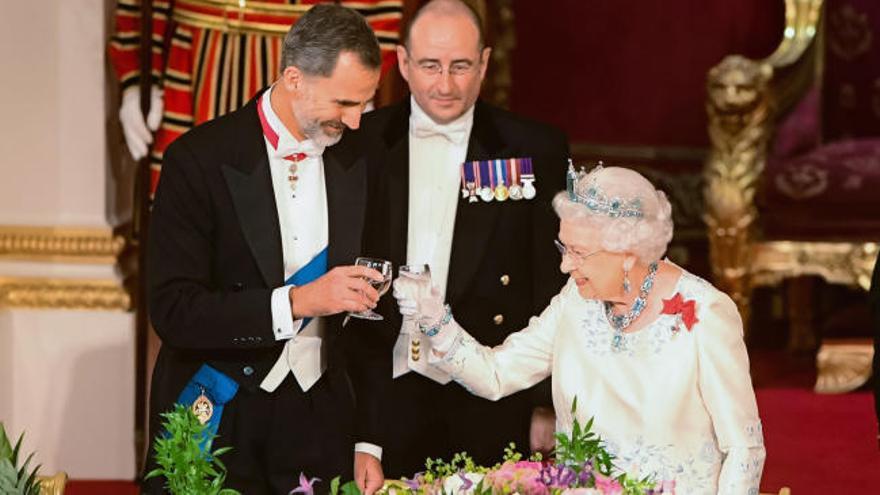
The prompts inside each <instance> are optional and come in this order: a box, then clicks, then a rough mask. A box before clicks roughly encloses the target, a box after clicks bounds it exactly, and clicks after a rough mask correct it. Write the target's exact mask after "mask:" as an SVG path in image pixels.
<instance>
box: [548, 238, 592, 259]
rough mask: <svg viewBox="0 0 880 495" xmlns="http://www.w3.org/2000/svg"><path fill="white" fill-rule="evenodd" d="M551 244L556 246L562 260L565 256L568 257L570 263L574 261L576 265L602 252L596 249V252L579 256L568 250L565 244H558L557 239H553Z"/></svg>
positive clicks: (577, 253) (575, 252) (579, 254)
mask: <svg viewBox="0 0 880 495" xmlns="http://www.w3.org/2000/svg"><path fill="white" fill-rule="evenodd" d="M553 244H554V245H555V246H556V249H558V250H559V254H561V255H562V257H563V258H564V257H566V256H570V257H571V259H572V261H574V262H575V263H576V264H578V265H580V264H581V263H583V262H584V261H585V260H586V259H587V258H589V257H590V256H593V255H594V254H599V253H600V252H602V250H601V249H597V250H596V251H593V252H592V253H587V254H581V253H579V252H577V251H574V250H572V249H571V248H569V247H568V246H566V245H565V244H563V243H562V242H560V241H559V240H558V239H553Z"/></svg>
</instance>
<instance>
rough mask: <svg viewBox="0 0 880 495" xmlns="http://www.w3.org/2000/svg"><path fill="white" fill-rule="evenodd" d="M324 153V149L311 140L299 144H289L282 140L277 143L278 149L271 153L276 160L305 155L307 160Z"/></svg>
mask: <svg viewBox="0 0 880 495" xmlns="http://www.w3.org/2000/svg"><path fill="white" fill-rule="evenodd" d="M323 153H324V148H323V147H321V146H318V145H317V144H315V142H314V141H312V140H311V139H306V140H305V141H299V142H293V143H291V142H289V141H288V140H284V141H281V142H279V143H278V148H277V149H275V152H274V153H272V154H273V156H275V157H276V158H286V159H288V157H291V156H295V155H298V154H303V155H306V156H307V157H309V158H314V157H318V156H321V155H322V154H323Z"/></svg>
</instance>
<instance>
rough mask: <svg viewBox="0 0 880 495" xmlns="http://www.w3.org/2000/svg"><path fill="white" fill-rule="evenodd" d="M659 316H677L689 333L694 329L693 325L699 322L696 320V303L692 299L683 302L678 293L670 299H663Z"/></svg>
mask: <svg viewBox="0 0 880 495" xmlns="http://www.w3.org/2000/svg"><path fill="white" fill-rule="evenodd" d="M661 314H664V315H678V318H679V320H681V322H682V323H684V326H685V327H686V328H687V329H688V331H689V332H690V331H691V329H692V328H693V327H694V324H695V323H697V322H698V321H700V320H699V319H697V306H696V302H695V301H694V300H693V299H690V300H687V301H685V300H684V298H683V297H681V293H679V292H676V293H675V295H674V296H672V298H671V299H663V311H661Z"/></svg>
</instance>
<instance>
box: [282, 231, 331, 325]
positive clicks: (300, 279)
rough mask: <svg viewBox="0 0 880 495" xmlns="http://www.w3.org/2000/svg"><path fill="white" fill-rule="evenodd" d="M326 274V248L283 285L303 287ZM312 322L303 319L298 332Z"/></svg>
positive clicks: (309, 319)
mask: <svg viewBox="0 0 880 495" xmlns="http://www.w3.org/2000/svg"><path fill="white" fill-rule="evenodd" d="M325 273H327V248H324V249H323V250H322V251H321V252H320V253H318V254H317V255H316V256H315V257H314V258H312V261H309V262H308V263H306V266H304V267H302V268H300V269H299V270H297V271H296V273H294V274H293V275H291V276H290V278H288V279H287V280H285V281H284V284H285V285H296V286H300V285H305V284H307V283H309V282H313V281H315V280H317V279H318V278H320V277H321V275H324V274H325ZM310 321H312V319H311V318H303V324H302V326H301V327H299V331H300V332H302V330H303V329H304V328H305V327H306V325H308V324H309V322H310Z"/></svg>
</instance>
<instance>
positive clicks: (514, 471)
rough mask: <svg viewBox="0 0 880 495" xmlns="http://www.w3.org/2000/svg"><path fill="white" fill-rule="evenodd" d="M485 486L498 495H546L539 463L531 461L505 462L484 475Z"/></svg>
mask: <svg viewBox="0 0 880 495" xmlns="http://www.w3.org/2000/svg"><path fill="white" fill-rule="evenodd" d="M485 479H486V485H488V486H491V487H492V491H493V493H494V492H498V493H520V494H521V495H546V494H547V493H549V492H548V490H547V486H546V485H544V483H542V482H541V463H540V462H531V461H519V462H516V463H514V462H511V461H508V462H505V463H504V464H502V465H501V467H500V468H498V469H496V470H495V471H492V472H490V473H489V474H487V475H486V478H485Z"/></svg>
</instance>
